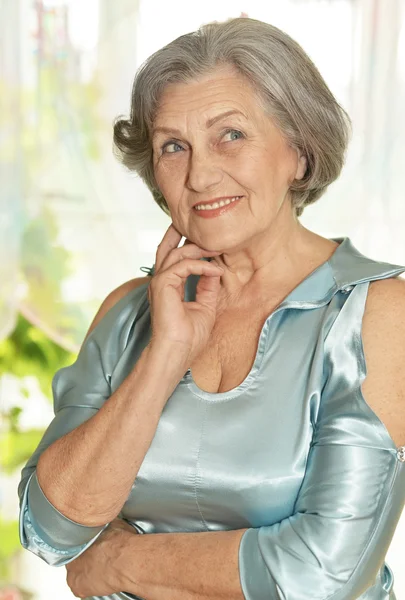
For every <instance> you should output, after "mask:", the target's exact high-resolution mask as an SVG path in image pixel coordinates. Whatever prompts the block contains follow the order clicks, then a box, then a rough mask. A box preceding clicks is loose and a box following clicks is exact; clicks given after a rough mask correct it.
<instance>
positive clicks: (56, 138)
mask: <svg viewBox="0 0 405 600" xmlns="http://www.w3.org/2000/svg"><path fill="white" fill-rule="evenodd" d="M242 13H244V14H245V16H249V17H252V18H257V19H261V20H263V21H267V22H269V23H272V24H274V25H276V26H278V27H280V28H281V29H284V30H285V31H286V32H287V33H289V34H290V35H291V36H292V37H293V38H295V39H296V40H297V41H298V42H299V43H300V44H301V45H302V46H303V48H304V49H305V50H306V52H307V53H308V54H309V56H310V57H311V58H312V59H313V61H314V62H315V64H316V65H317V66H318V68H319V70H320V71H321V73H322V75H323V76H324V78H325V80H326V82H327V83H328V85H329V87H330V88H331V90H332V92H333V93H334V94H335V96H336V98H337V99H338V101H339V102H340V103H341V104H342V105H343V106H344V107H345V108H346V110H347V111H348V112H349V114H350V116H351V118H352V120H353V127H354V133H353V138H352V141H351V144H350V148H349V153H348V158H347V162H346V165H345V167H344V170H343V173H342V175H341V177H340V179H339V180H338V181H337V182H336V183H335V184H333V185H332V186H331V187H330V189H329V190H328V192H327V194H326V195H325V196H324V197H323V198H322V199H321V200H320V201H319V202H318V203H316V204H315V205H313V206H310V207H308V208H306V209H305V211H304V214H303V216H302V217H301V221H302V223H303V224H304V225H305V226H306V227H308V228H310V229H312V230H314V231H316V232H317V233H319V234H320V235H323V236H326V237H339V236H349V237H350V238H351V240H352V242H353V243H354V245H355V246H356V247H357V248H358V249H359V250H360V251H361V252H363V253H364V254H366V255H368V256H369V257H371V258H375V259H377V260H382V261H388V262H392V263H395V264H405V235H404V230H405V201H404V200H405V197H404V191H403V172H404V168H405V160H404V154H403V148H404V146H405V119H404V118H403V110H404V106H405V0H266V1H263V0H237V1H236V0H232V1H231V0H229V1H225V0H223V1H221V2H218V0H204V2H201V3H199V2H190V0H171V1H168V0H46V1H45V0H0V281H1V287H0V433H1V439H0V465H1V471H0V588H1V587H2V585H3V588H4V586H5V583H6V582H8V583H10V584H14V587H13V588H9V591H8V592H7V594H8V595H7V596H6V592H5V591H4V589H3V592H2V591H1V589H0V600H4V599H5V598H6V597H7V600H18V599H19V598H24V599H28V598H33V599H38V600H55V598H57V599H58V600H65V599H72V598H73V595H72V594H71V593H70V591H69V589H68V587H67V585H66V583H65V578H66V571H65V569H64V568H59V569H57V568H53V567H50V566H48V565H47V564H46V563H44V562H43V561H41V559H39V558H38V557H36V556H34V555H33V554H31V553H29V552H27V551H22V550H21V549H20V547H19V541H18V530H17V518H18V499H17V492H16V490H17V485H18V482H19V478H20V471H21V468H22V466H23V464H24V463H25V462H26V460H27V458H28V456H30V454H31V453H32V452H33V450H34V448H35V447H36V445H37V443H38V441H39V439H40V437H41V436H42V433H43V431H44V429H45V428H46V426H47V425H48V423H49V422H50V420H51V419H52V417H53V412H52V399H51V396H50V382H51V379H52V376H53V374H54V373H55V371H56V370H57V369H59V368H60V367H61V366H64V365H66V364H70V363H71V362H73V359H74V357H75V353H76V352H77V350H78V348H79V347H80V345H81V342H82V340H83V337H84V335H85V332H86V331H87V329H88V326H89V324H90V321H91V319H92V318H93V316H94V314H95V312H96V310H97V309H98V307H99V305H100V303H101V301H102V300H103V298H104V297H105V296H106V295H107V294H108V293H109V292H110V291H111V290H112V289H113V288H114V287H116V286H118V285H119V284H120V283H122V282H124V281H127V280H128V279H131V278H133V277H136V276H142V275H143V273H142V271H141V270H140V267H141V266H149V267H150V266H152V264H153V263H154V260H155V252H156V248H157V245H158V244H159V242H160V240H161V238H162V236H163V234H164V232H165V230H166V229H167V227H168V225H169V223H170V221H169V218H168V216H167V215H165V214H164V213H163V212H162V211H161V210H160V209H159V208H158V206H157V205H156V204H155V203H154V201H153V198H152V196H151V194H150V192H149V191H148V190H147V188H146V186H145V185H144V184H143V183H142V182H141V181H140V180H139V179H138V178H137V177H136V176H134V175H133V174H131V173H129V172H127V171H126V170H125V169H124V168H123V167H122V166H121V165H119V164H118V163H117V161H116V160H115V159H114V158H113V155H112V150H111V147H112V122H113V119H114V117H116V116H117V115H118V114H128V111H129V100H130V92H131V86H132V81H133V77H134V74H135V71H136V69H137V68H138V67H139V66H140V64H141V63H142V62H143V60H144V59H145V58H146V57H148V56H149V55H150V54H151V53H152V52H154V51H155V50H157V49H158V48H160V47H161V46H163V45H165V44H166V43H168V42H169V41H171V40H172V39H174V38H175V37H178V36H179V35H181V34H183V33H187V32H189V31H192V30H195V29H197V28H198V27H199V26H200V25H201V24H202V23H205V22H208V21H211V20H217V21H221V20H224V19H227V18H229V17H238V16H241V15H242ZM404 542H405V521H404V517H402V520H401V522H400V524H399V526H398V529H397V531H396V534H395V537H394V540H393V542H392V544H391V547H390V549H389V552H388V555H387V562H388V564H389V566H390V567H391V568H392V570H393V571H394V575H395V581H396V583H395V590H396V594H397V598H398V600H401V599H405V573H404V572H403V567H402V562H403V561H402V560H401V559H402V555H403V552H401V549H403V547H404ZM401 543H402V546H401ZM1 582H3V583H1ZM17 588H18V589H17Z"/></svg>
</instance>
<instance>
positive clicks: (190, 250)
mask: <svg viewBox="0 0 405 600" xmlns="http://www.w3.org/2000/svg"><path fill="white" fill-rule="evenodd" d="M218 254H220V252H214V251H212V250H204V249H203V248H200V246H197V245H196V244H193V243H190V244H188V245H187V246H180V248H174V249H173V250H170V252H169V254H168V255H167V256H166V258H165V259H164V261H163V263H162V264H161V266H160V268H161V270H162V269H167V268H168V267H170V266H171V265H174V264H175V263H178V262H180V261H181V260H183V259H185V258H195V259H197V258H203V257H209V256H218Z"/></svg>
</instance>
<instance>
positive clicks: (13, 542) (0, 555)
mask: <svg viewBox="0 0 405 600" xmlns="http://www.w3.org/2000/svg"><path fill="white" fill-rule="evenodd" d="M0 540H1V544H0V581H2V580H3V581H5V580H6V579H7V575H8V568H7V561H8V558H9V557H10V556H12V555H13V554H15V553H16V552H17V551H18V550H19V549H20V548H21V546H20V538H19V535H18V521H4V520H3V519H2V517H1V515H0Z"/></svg>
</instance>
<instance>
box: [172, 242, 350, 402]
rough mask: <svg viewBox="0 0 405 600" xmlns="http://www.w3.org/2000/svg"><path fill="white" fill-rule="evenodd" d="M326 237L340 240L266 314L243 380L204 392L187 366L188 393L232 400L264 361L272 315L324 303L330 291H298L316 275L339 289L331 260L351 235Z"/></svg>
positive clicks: (251, 378)
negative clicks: (309, 294)
mask: <svg viewBox="0 0 405 600" xmlns="http://www.w3.org/2000/svg"><path fill="white" fill-rule="evenodd" d="M328 239H329V240H330V241H334V242H338V243H339V245H338V246H337V247H336V248H335V251H334V252H333V254H332V255H331V256H330V257H329V258H328V259H327V260H325V261H324V262H323V263H321V264H320V265H318V267H316V268H315V269H314V270H313V271H311V273H309V274H308V275H307V276H306V277H305V278H304V279H302V280H301V281H300V283H298V284H297V285H296V286H295V287H294V288H293V289H292V290H291V291H290V292H289V294H288V295H287V296H286V297H285V298H284V300H282V301H281V303H280V304H279V305H278V306H277V307H276V308H275V309H274V310H273V311H272V312H271V313H270V314H269V315H268V316H267V317H266V320H265V322H264V324H263V327H262V329H261V331H260V335H259V340H258V344H257V349H256V355H255V359H254V361H253V365H252V368H251V369H250V371H249V373H248V374H247V376H246V377H245V379H244V380H243V381H242V382H241V383H240V384H239V385H237V386H236V387H234V388H232V389H230V390H227V391H226V392H207V391H206V390H202V389H201V388H200V387H199V386H198V385H197V384H196V382H195V381H194V379H193V375H192V372H191V368H189V369H187V371H186V373H185V375H184V377H183V380H182V381H184V382H185V384H186V385H187V387H188V389H189V391H190V392H192V393H193V394H194V395H196V396H198V397H199V398H201V399H203V400H207V401H208V402H222V401H226V400H231V399H232V398H235V397H237V396H239V395H240V394H242V393H243V392H244V391H246V390H247V389H248V388H249V387H250V386H251V385H252V383H253V382H254V380H255V379H256V375H257V373H258V371H259V369H260V366H261V364H262V361H263V357H264V353H265V348H266V341H267V334H268V330H269V327H270V321H271V319H272V317H273V315H275V314H276V313H277V312H278V311H280V310H283V309H284V308H287V307H289V306H292V307H296V308H298V307H299V308H314V307H316V306H321V305H322V304H326V303H327V302H328V301H329V299H330V294H327V295H326V296H325V294H323V297H322V298H321V299H319V298H318V299H313V300H311V298H310V299H309V300H308V299H307V300H303V299H300V293H301V292H304V291H307V289H308V288H309V286H308V283H309V282H311V287H312V288H313V287H314V286H313V280H314V279H315V278H318V277H319V278H320V279H321V280H323V276H325V277H326V279H325V280H324V281H325V282H326V289H327V290H328V291H330V290H331V289H335V290H337V288H338V286H337V284H336V281H335V278H334V276H333V268H332V262H333V261H334V260H335V258H336V255H337V254H340V253H341V252H342V251H343V250H345V249H346V246H351V241H350V238H349V237H347V236H345V237H338V238H328Z"/></svg>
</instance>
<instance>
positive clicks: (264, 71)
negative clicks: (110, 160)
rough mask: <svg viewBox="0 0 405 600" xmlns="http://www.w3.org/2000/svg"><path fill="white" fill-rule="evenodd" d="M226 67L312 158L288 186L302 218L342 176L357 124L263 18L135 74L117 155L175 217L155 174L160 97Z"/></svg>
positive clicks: (183, 46) (173, 49)
mask: <svg viewBox="0 0 405 600" xmlns="http://www.w3.org/2000/svg"><path fill="white" fill-rule="evenodd" d="M227 65H230V66H233V67H234V68H235V69H236V72H237V73H238V74H240V75H243V76H244V77H245V78H247V79H248V81H249V82H250V84H251V85H252V87H253V89H254V91H255V92H256V93H257V97H258V99H259V100H260V101H261V106H262V107H263V109H264V111H265V112H266V114H268V115H269V116H270V117H272V119H274V122H275V124H276V126H278V128H279V129H280V131H281V133H282V134H283V135H284V137H285V139H286V140H287V142H288V143H289V144H290V145H291V146H292V147H295V148H297V149H298V150H299V151H300V153H301V154H304V156H305V157H306V159H307V169H306V172H305V174H304V177H303V178H302V179H301V180H294V181H293V182H292V184H291V186H290V189H289V192H290V196H291V203H292V207H293V209H294V211H295V215H296V217H299V216H300V215H301V214H302V212H303V210H304V208H305V206H307V205H309V204H312V203H313V202H315V201H316V200H318V198H320V197H321V196H322V194H323V193H324V192H325V191H326V188H327V187H328V186H329V185H330V184H331V183H332V182H333V181H335V180H336V179H337V178H338V176H339V174H340V172H341V170H342V167H343V164H344V161H345V155H346V150H347V146H348V143H349V137H350V134H351V131H352V130H351V120H350V117H349V115H348V114H347V112H346V111H345V110H344V109H343V108H342V106H340V104H339V103H338V102H337V100H336V99H335V97H334V96H333V94H332V92H331V91H330V89H329V88H328V86H327V84H326V83H325V80H324V79H323V77H322V76H321V74H320V73H319V71H318V69H317V68H316V66H315V65H314V63H313V62H312V61H311V59H310V58H309V57H308V55H307V54H306V53H305V52H304V50H303V49H302V48H301V46H300V45H299V44H298V43H297V42H296V41H294V40H293V39H292V38H291V37H290V36H289V35H287V34H286V33H285V32H283V31H281V30H280V29H278V28H277V27H274V26H273V25H270V24H268V23H264V22H263V21H259V20H256V19H251V18H247V17H238V18H232V19H228V20H227V21H224V22H217V21H214V22H211V23H207V24H204V25H202V26H201V27H200V28H199V29H198V30H197V31H193V32H191V33H187V34H185V35H181V36H180V37H178V38H177V39H175V40H173V41H172V42H170V43H169V44H167V45H166V46H164V47H163V48H161V49H160V50H157V51H156V52H155V53H153V54H152V55H151V56H150V57H149V58H147V59H146V60H145V61H144V62H143V64H142V65H141V66H140V68H139V69H138V71H137V72H136V75H135V79H134V83H133V87H132V98H131V111H130V117H129V118H125V117H124V116H123V115H120V116H118V117H116V119H115V120H114V136H113V152H114V154H115V156H116V158H117V159H118V160H119V161H120V162H121V163H122V164H123V165H125V166H126V167H127V168H128V169H130V170H131V171H135V172H136V173H137V174H138V175H139V177H141V179H142V180H143V181H144V183H145V184H146V186H147V187H148V188H149V190H150V191H151V192H152V195H153V197H154V199H155V201H156V203H157V204H158V205H159V206H160V208H161V209H162V210H163V211H164V212H165V213H166V214H168V215H169V216H170V211H169V208H168V205H167V203H166V200H165V198H164V197H163V195H162V194H161V192H160V190H159V188H158V186H157V184H156V180H155V176H154V169H153V150H152V140H151V131H152V125H153V121H154V118H155V115H156V111H157V109H158V105H159V98H160V96H161V94H162V91H163V89H164V87H165V86H166V84H168V83H175V82H181V83H187V82H189V81H190V80H192V79H197V78H198V77H200V76H204V75H206V74H209V73H210V72H212V71H213V70H214V69H215V68H218V67H221V66H227Z"/></svg>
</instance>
